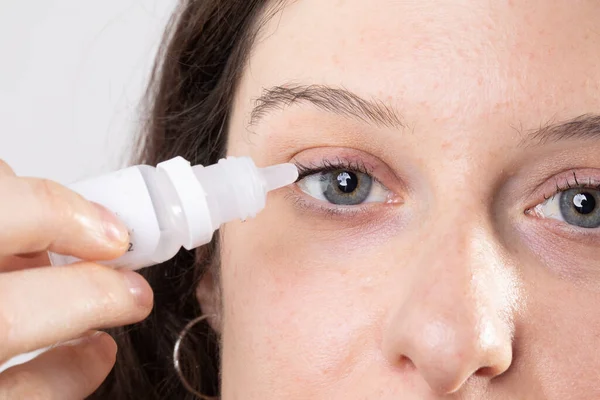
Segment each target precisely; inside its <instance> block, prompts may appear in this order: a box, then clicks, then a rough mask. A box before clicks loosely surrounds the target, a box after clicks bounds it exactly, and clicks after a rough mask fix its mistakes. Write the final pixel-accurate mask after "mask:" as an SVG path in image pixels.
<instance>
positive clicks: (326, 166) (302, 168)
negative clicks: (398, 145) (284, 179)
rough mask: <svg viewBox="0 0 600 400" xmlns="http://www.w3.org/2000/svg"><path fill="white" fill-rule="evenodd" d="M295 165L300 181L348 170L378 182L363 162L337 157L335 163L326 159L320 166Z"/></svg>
mask: <svg viewBox="0 0 600 400" xmlns="http://www.w3.org/2000/svg"><path fill="white" fill-rule="evenodd" d="M294 164H295V165H296V167H297V168H298V172H299V174H298V180H300V179H303V178H305V177H307V176H309V175H313V174H316V173H319V172H326V171H332V170H336V169H347V170H350V171H355V172H360V173H363V174H367V175H369V176H370V177H372V178H373V179H375V180H378V179H377V177H375V176H374V172H373V168H372V167H370V166H368V165H367V164H366V163H365V162H363V161H351V160H349V159H344V158H340V157H336V159H335V161H332V160H329V159H326V158H325V159H323V160H322V161H321V163H320V164H316V163H310V164H308V165H307V164H303V163H301V162H294Z"/></svg>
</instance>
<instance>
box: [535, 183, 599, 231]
mask: <svg viewBox="0 0 600 400" xmlns="http://www.w3.org/2000/svg"><path fill="white" fill-rule="evenodd" d="M534 212H535V213H537V214H538V215H540V216H541V217H544V218H553V219H557V220H559V221H564V222H566V223H567V224H569V225H575V226H578V227H581V228H598V227H599V226H600V191H599V190H598V189H586V188H573V189H568V190H564V191H562V192H560V193H557V194H556V195H554V196H552V197H550V198H549V199H548V200H546V201H545V202H543V203H542V204H539V205H537V206H536V207H535V208H534Z"/></svg>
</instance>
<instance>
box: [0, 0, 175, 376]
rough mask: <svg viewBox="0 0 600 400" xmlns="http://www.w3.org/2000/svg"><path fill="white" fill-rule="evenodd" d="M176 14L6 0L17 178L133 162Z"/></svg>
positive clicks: (2, 122)
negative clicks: (143, 108)
mask: <svg viewBox="0 0 600 400" xmlns="http://www.w3.org/2000/svg"><path fill="white" fill-rule="evenodd" d="M175 5H176V0H102V1H92V0H28V1H25V0H0V159H3V160H5V161H6V162H8V163H9V164H10V165H11V166H12V167H13V169H15V171H16V172H17V174H19V175H27V176H39V177H44V178H51V179H54V180H57V181H59V182H62V183H69V182H73V181H75V180H78V179H81V178H82V177H85V176H89V175H94V174H98V173H101V172H104V171H109V170H113V169H115V168H117V167H119V166H121V165H123V163H124V162H126V161H128V152H129V145H130V143H131V137H132V134H133V133H134V132H135V131H137V130H138V129H139V126H140V120H141V118H142V116H141V115H140V114H138V111H139V110H138V105H139V104H140V99H141V96H142V94H143V92H144V88H145V85H146V82H147V79H148V77H149V74H150V71H151V69H152V64H153V60H154V57H155V54H156V51H157V49H158V45H159V43H160V39H161V35H162V32H163V31H164V27H165V25H166V22H167V21H168V18H169V17H170V14H171V13H172V10H173V9H174V7H175ZM0 195H1V194H0ZM58 295H60V294H57V296H58ZM22 359H25V358H22ZM13 362H14V361H13ZM0 370H2V367H1V366H0Z"/></svg>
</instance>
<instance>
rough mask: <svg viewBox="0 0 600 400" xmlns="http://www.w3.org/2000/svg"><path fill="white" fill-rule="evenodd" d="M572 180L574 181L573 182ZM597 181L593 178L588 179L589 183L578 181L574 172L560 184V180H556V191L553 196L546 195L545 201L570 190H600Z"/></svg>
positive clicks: (599, 183) (599, 184)
mask: <svg viewBox="0 0 600 400" xmlns="http://www.w3.org/2000/svg"><path fill="white" fill-rule="evenodd" d="M571 179H572V180H571ZM595 181H596V180H595V179H594V180H593V179H592V178H591V177H590V178H588V181H587V182H583V181H581V180H580V179H577V173H576V172H575V171H572V172H571V174H570V175H569V176H567V177H565V178H564V182H563V183H562V184H561V183H559V179H556V190H555V191H554V192H553V193H552V194H551V195H544V201H546V200H548V199H551V198H554V197H555V196H556V195H558V194H560V193H562V192H564V191H567V190H569V189H595V190H600V182H598V183H596V182H595Z"/></svg>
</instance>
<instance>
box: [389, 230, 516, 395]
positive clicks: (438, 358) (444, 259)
mask: <svg viewBox="0 0 600 400" xmlns="http://www.w3.org/2000/svg"><path fill="white" fill-rule="evenodd" d="M456 226H457V225H454V227H456ZM458 226H460V225H458ZM438 228H439V225H438ZM437 232H438V234H437V236H436V237H429V238H428V240H427V242H428V243H429V246H428V249H427V250H425V251H423V252H422V253H421V254H420V255H419V256H416V257H415V258H414V259H412V260H411V261H409V262H408V265H403V268H408V269H409V271H410V272H409V273H408V277H409V280H410V282H409V284H407V287H408V288H410V289H409V290H407V291H405V293H404V294H403V295H402V300H401V301H399V302H398V306H397V309H396V310H395V311H393V312H392V315H391V317H390V322H389V324H388V326H387V327H386V328H385V329H384V337H383V341H384V342H383V349H384V353H385V356H386V358H388V360H389V361H390V362H391V363H392V364H395V365H396V366H403V365H406V364H413V365H414V368H415V369H416V371H418V373H419V374H420V375H421V377H422V378H423V379H424V380H425V381H426V382H427V384H428V385H429V387H430V388H431V390H432V391H433V392H434V393H436V394H440V395H444V394H450V393H453V392H457V391H459V390H460V389H461V387H462V386H463V385H464V384H465V382H467V381H468V380H469V378H471V377H480V378H481V379H486V380H488V381H489V380H491V379H492V378H494V377H496V376H498V375H500V374H502V373H504V372H505V371H506V370H507V369H508V368H509V366H510V365H511V362H512V332H513V329H512V326H511V319H512V318H511V309H512V307H511V304H514V301H515V299H514V298H511V296H512V295H511V293H516V290H515V289H514V287H513V286H514V282H515V280H514V279H511V277H510V272H509V270H510V269H509V267H508V265H506V263H505V262H503V261H502V260H503V257H501V256H500V255H499V254H498V252H497V251H495V250H494V247H493V245H492V242H493V241H492V240H491V239H490V238H489V237H487V236H488V235H486V234H485V233H481V232H480V233H479V234H477V233H475V232H474V230H470V229H468V228H465V229H462V230H458V229H456V228H454V229H448V230H447V232H448V233H447V234H445V235H444V234H441V233H440V231H439V230H438V231H437ZM405 276H406V275H405Z"/></svg>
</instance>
